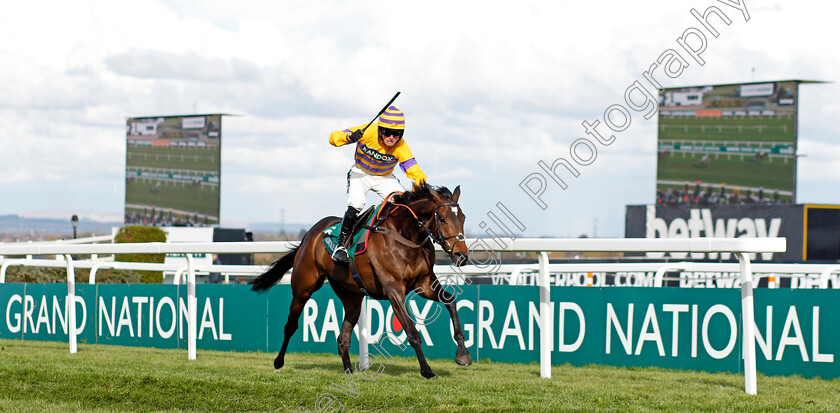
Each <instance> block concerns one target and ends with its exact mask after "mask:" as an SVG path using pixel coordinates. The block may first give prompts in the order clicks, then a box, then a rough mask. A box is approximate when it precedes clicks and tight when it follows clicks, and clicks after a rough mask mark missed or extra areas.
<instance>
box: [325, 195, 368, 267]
mask: <svg viewBox="0 0 840 413" xmlns="http://www.w3.org/2000/svg"><path fill="white" fill-rule="evenodd" d="M380 208H382V205H378V206H375V207H371V208H370V209H371V210H372V211H371V212H364V213H362V215H361V217H362V218H363V219H365V221H366V222H365V225H366V226H370V224H371V223H372V222H373V219H374V218H375V217H376V213H377V212H379V209H380ZM339 232H341V223H340V222H339V223H338V224H335V225H333V226H331V227H328V228H327V229H325V230H324V235H325V237H324V247H326V248H327V252H328V253H329V254H330V255H331V256H332V254H333V252H335V249H336V248H338V234H339ZM369 232H370V230H369V229H367V228H362V229H360V230H359V231H358V232H356V233H355V234H353V238H352V240H351V242H350V245H349V248H347V255H348V256H350V257H353V256H355V255H356V254H357V253H362V252H364V251H365V244H366V241H367V235H368V233H369ZM360 245H361V249H360V248H359V247H360ZM357 250H358V251H357Z"/></svg>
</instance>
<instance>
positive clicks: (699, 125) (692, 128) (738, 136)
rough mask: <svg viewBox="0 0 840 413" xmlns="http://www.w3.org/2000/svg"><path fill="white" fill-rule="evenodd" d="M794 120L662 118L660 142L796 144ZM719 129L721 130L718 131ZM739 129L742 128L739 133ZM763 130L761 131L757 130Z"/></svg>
mask: <svg viewBox="0 0 840 413" xmlns="http://www.w3.org/2000/svg"><path fill="white" fill-rule="evenodd" d="M795 124H796V123H795V119H794V118H793V117H781V118H776V117H764V118H703V117H700V118H670V117H660V118H659V139H660V140H662V139H697V140H708V141H763V142H790V143H793V142H794V125H795ZM718 126H721V128H720V129H718ZM738 126H741V127H742V128H741V129H740V130H739V129H738ZM758 126H761V130H760V131H759V129H758V128H757V127H758Z"/></svg>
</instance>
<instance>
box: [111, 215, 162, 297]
mask: <svg viewBox="0 0 840 413" xmlns="http://www.w3.org/2000/svg"><path fill="white" fill-rule="evenodd" d="M114 242H116V243H137V242H166V232H164V231H163V230H162V229H160V228H158V227H147V226H141V225H129V226H126V227H122V228H120V231H119V232H118V233H117V236H116V237H115V238H114ZM114 258H115V259H116V260H117V261H125V262H149V263H163V260H164V259H165V258H166V254H117V255H115V256H114ZM138 273H140V274H141V280H140V282H142V283H146V284H161V283H163V272H161V271H138Z"/></svg>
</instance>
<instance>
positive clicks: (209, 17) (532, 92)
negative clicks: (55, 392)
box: [0, 0, 840, 237]
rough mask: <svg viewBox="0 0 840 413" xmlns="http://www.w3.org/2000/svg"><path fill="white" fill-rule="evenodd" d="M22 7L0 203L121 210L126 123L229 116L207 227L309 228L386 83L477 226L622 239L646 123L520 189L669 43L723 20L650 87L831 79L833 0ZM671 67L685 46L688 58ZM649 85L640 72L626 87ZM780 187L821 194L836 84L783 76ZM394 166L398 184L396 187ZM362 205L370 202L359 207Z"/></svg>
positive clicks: (11, 62) (830, 193) (98, 212)
mask: <svg viewBox="0 0 840 413" xmlns="http://www.w3.org/2000/svg"><path fill="white" fill-rule="evenodd" d="M742 4H743V5H744V6H745V8H746V11H747V13H748V14H749V21H746V18H745V16H744V12H742V11H740V10H738V9H737V8H735V7H734V6H733V5H731V4H727V3H725V2H717V1H709V0H693V1H681V2H674V1H638V2H627V1H590V2H582V1H565V0H563V1H517V2H512V1H464V2H453V1H446V2H443V1H423V2H376V1H354V2H333V1H288V0H284V1H271V0H265V1H238V2H232V1H216V0H214V1H202V2H191V1H180V0H174V1H153V0H149V1H120V2H115V1H104V0H103V1H82V0H79V1H72V2H67V1H55V2H51V1H39V0H34V1H20V2H9V1H6V2H4V6H3V13H0V39H2V42H0V199H2V201H0V214H19V215H23V216H57V217H64V216H69V215H70V214H72V213H78V214H80V215H82V216H85V217H91V218H100V219H105V218H110V219H114V220H121V216H122V211H123V206H124V197H125V192H124V182H125V181H124V179H125V178H124V174H125V119H126V118H128V117H137V116H157V115H180V114H192V113H229V114H236V115H238V116H235V117H226V118H225V119H224V121H223V141H222V142H223V143H222V192H221V194H222V195H221V215H222V223H223V225H227V226H247V224H248V222H279V221H280V219H281V215H282V216H283V218H284V219H285V222H287V223H311V222H314V221H316V220H318V219H319V218H321V217H322V216H326V215H338V214H341V213H342V212H343V211H344V209H345V206H344V205H345V201H346V195H345V192H344V189H345V173H346V171H347V169H348V168H349V167H350V165H351V163H352V153H353V151H352V149H349V148H334V147H332V146H330V145H329V143H328V141H327V137H328V135H329V133H330V132H331V131H333V130H338V129H343V128H345V127H348V126H355V125H360V124H364V123H367V122H368V121H369V120H370V119H371V118H372V117H373V115H375V114H376V112H377V111H378V110H379V109H380V108H381V107H382V105H383V104H384V103H385V102H387V100H388V99H389V98H390V97H391V96H392V95H393V94H394V93H395V92H396V91H401V92H402V95H401V96H400V97H399V99H398V101H397V102H396V105H398V106H399V107H400V108H401V109H402V110H403V111H404V112H405V113H406V119H407V128H408V129H407V133H406V141H408V142H409V144H410V145H411V149H412V151H413V153H414V155H415V156H416V158H417V160H418V162H419V164H420V165H421V167H422V168H423V170H424V171H425V172H426V174H427V175H428V176H429V179H430V183H432V184H436V185H445V186H448V187H450V188H453V187H455V186H456V185H461V188H462V201H461V204H462V207H463V209H464V210H465V211H466V213H467V217H468V218H467V227H468V228H469V229H470V230H471V231H472V233H473V234H474V235H480V234H481V231H480V230H479V228H478V225H479V223H480V222H481V221H482V220H486V219H487V218H486V213H487V212H488V211H492V210H495V208H496V206H495V205H496V203H497V202H503V203H504V205H506V206H507V207H508V208H509V210H510V211H511V212H512V213H513V214H514V215H516V216H517V217H518V218H519V219H520V220H521V222H522V224H523V225H525V227H526V230H525V231H524V234H525V235H528V236H543V235H548V236H558V237H566V236H578V235H580V234H588V235H589V236H592V235H593V232H595V234H596V235H597V236H601V237H603V236H610V237H620V236H623V235H624V212H625V205H627V204H645V203H651V202H653V200H654V195H655V193H654V192H655V177H656V155H655V153H656V117H653V118H652V119H650V120H646V119H644V117H642V116H641V114H640V113H639V112H632V115H633V117H632V122H631V125H630V127H628V128H627V130H625V131H623V132H621V133H616V134H615V135H616V141H615V143H613V144H612V145H609V146H598V147H597V149H598V153H597V158H596V159H595V161H594V162H593V163H592V164H590V165H588V166H585V167H581V168H580V169H579V171H580V176H579V177H578V178H576V179H573V180H569V181H568V182H567V183H568V184H569V187H568V188H567V189H566V190H565V191H564V190H561V189H560V188H559V187H558V186H556V185H554V184H553V183H552V182H551V181H549V185H548V186H547V188H546V190H545V193H544V194H543V196H542V199H543V201H544V202H545V203H546V205H547V208H546V209H545V210H542V209H541V208H539V207H537V205H536V204H535V203H534V202H533V201H532V200H531V199H530V198H529V197H528V196H527V195H526V194H525V193H524V192H523V191H522V189H521V188H520V187H519V183H520V182H522V181H523V180H524V179H525V178H526V177H528V176H529V174H531V173H533V172H539V171H540V169H539V167H538V162H539V161H540V160H542V161H544V162H546V163H548V164H551V163H552V162H553V161H554V159H557V158H558V157H566V158H568V153H569V146H570V145H571V143H572V142H574V141H575V140H576V139H578V138H581V137H584V136H586V135H585V134H584V131H583V128H582V126H581V122H583V121H590V122H592V121H594V120H598V119H600V120H601V121H602V123H603V114H604V110H605V109H606V108H608V107H609V106H610V105H613V104H623V103H624V91H625V89H627V87H628V86H630V85H631V84H632V83H633V82H634V81H637V80H640V81H643V80H644V78H643V76H642V73H643V72H645V71H646V70H648V68H649V67H650V66H651V65H652V64H653V63H654V62H655V61H656V59H657V58H658V57H659V56H660V55H661V54H662V53H663V52H664V51H666V50H668V49H675V50H678V51H679V52H683V53H684V50H682V49H680V46H679V45H678V44H677V41H676V40H677V38H678V37H680V36H681V35H682V33H683V32H684V31H685V30H686V29H688V28H691V27H696V28H700V29H702V27H701V25H700V23H698V21H697V20H696V19H695V18H694V17H692V15H691V13H690V10H691V9H692V8H695V9H697V10H698V11H700V12H701V13H702V12H703V11H705V10H706V9H707V8H708V7H709V6H713V5H714V6H716V7H718V8H720V10H721V11H723V12H724V13H725V14H726V15H727V17H728V18H729V19H731V22H732V23H731V25H729V26H727V25H725V24H724V23H722V22H720V21H717V20H714V18H713V22H714V23H713V24H714V25H715V26H716V28H717V29H718V31H719V36H718V37H717V38H715V37H712V36H709V35H708V34H707V37H708V39H707V40H708V42H707V46H706V50H705V51H704V52H703V53H702V55H701V57H702V58H703V59H704V60H705V64H704V65H702V66H701V65H700V64H698V63H697V62H695V61H694V60H689V63H690V66H689V67H688V68H687V69H685V71H684V72H683V73H682V74H681V75H680V76H679V77H677V78H674V79H671V78H668V77H667V76H665V75H664V74H662V73H661V71H660V74H659V76H658V77H659V80H660V82H661V84H662V85H663V86H665V87H676V86H688V85H700V84H715V83H736V82H748V81H764V80H781V79H814V80H826V81H834V82H837V81H840V54H838V53H837V47H836V43H837V39H840V29H838V26H840V25H838V23H837V16H838V14H840V13H838V12H840V6H838V5H837V4H835V3H833V2H822V1H820V2H817V1H802V0H797V1H783V2H761V3H759V2H758V1H755V0H744V2H743V3H742ZM685 56H686V57H687V55H685ZM645 84H646V85H647V86H648V87H650V88H651V89H652V87H651V86H649V84H648V83H645ZM799 109H800V112H799V113H800V117H799V153H800V154H801V155H805V156H804V157H802V158H800V160H799V172H798V180H797V185H798V199H797V201H798V202H800V203H806V202H809V203H836V204H840V138H839V137H838V135H839V134H840V133H838V130H840V128H838V126H837V125H836V124H835V122H836V121H837V120H838V119H840V86H838V84H837V83H831V84H822V85H803V86H801V87H800V102H799ZM398 176H400V177H402V181H403V183H404V184H407V183H408V181H407V180H406V179H405V178H404V176H402V175H399V174H398ZM375 199H376V198H374V195H371V197H370V198H369V200H370V201H374V200H375Z"/></svg>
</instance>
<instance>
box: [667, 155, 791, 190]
mask: <svg viewBox="0 0 840 413" xmlns="http://www.w3.org/2000/svg"><path fill="white" fill-rule="evenodd" d="M701 156H702V155H699V154H698V155H695V157H694V158H692V157H691V156H686V157H685V158H683V157H682V155H681V154H673V155H669V156H665V157H660V158H658V160H657V174H656V179H657V180H670V181H687V182H691V183H693V182H695V181H697V180H700V181H703V182H705V183H725V184H726V186H728V187H733V186H752V187H759V186H763V187H764V188H765V189H766V190H767V191H771V190H773V189H779V190H782V191H792V190H793V177H794V173H793V160H791V159H789V160H788V162H787V163H785V162H784V160H783V159H781V158H776V159H773V162H772V163H770V162H769V161H767V160H765V161H757V160H756V159H755V158H754V157H752V156H746V157H744V159H743V160H741V159H740V157H739V156H737V155H735V156H732V159H727V156H726V155H720V156H719V157H718V158H717V159H716V158H715V156H714V155H710V156H709V158H710V162H709V165H708V166H706V167H705V168H701V167H700V166H699V162H700V158H701Z"/></svg>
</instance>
